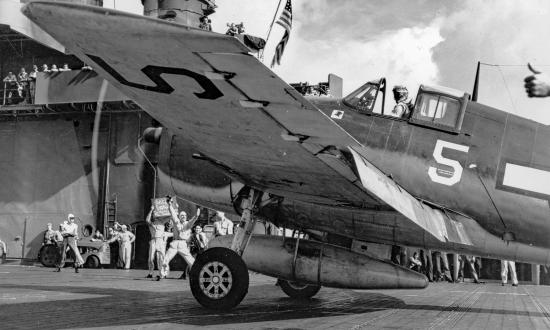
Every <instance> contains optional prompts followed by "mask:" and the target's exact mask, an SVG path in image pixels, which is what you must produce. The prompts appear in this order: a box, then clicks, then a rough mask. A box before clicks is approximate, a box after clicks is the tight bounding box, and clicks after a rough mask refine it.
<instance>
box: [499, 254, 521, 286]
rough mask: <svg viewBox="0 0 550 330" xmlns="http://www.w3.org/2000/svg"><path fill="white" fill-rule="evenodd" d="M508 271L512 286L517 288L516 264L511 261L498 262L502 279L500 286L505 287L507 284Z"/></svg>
mask: <svg viewBox="0 0 550 330" xmlns="http://www.w3.org/2000/svg"><path fill="white" fill-rule="evenodd" d="M508 270H509V271H510V277H511V278H512V286H518V276H517V274H516V262H515V261H511V260H501V261H500V275H501V278H502V285H505V284H506V283H507V282H508Z"/></svg>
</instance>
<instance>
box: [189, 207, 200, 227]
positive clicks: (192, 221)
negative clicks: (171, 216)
mask: <svg viewBox="0 0 550 330" xmlns="http://www.w3.org/2000/svg"><path fill="white" fill-rule="evenodd" d="M200 214H201V209H200V208H197V214H195V216H194V217H193V218H192V219H191V220H189V221H188V222H187V223H186V224H185V229H191V228H193V225H195V222H197V220H198V219H199V215H200Z"/></svg>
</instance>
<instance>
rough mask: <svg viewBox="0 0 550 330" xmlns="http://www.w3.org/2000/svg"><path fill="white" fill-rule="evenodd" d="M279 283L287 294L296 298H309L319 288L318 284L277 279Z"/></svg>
mask: <svg viewBox="0 0 550 330" xmlns="http://www.w3.org/2000/svg"><path fill="white" fill-rule="evenodd" d="M279 285H280V286H281V289H282V290H283V292H284V293H286V294H287V296H289V297H291V298H297V299H309V298H311V297H313V296H314V295H316V294H317V292H319V290H321V286H320V285H313V284H304V283H300V282H291V281H287V280H283V279H279Z"/></svg>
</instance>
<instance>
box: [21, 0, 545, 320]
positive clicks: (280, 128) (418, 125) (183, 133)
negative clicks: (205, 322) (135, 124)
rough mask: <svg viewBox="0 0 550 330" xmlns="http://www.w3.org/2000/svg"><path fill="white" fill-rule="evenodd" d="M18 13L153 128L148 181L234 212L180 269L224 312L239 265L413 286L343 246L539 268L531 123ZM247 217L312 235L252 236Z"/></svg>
mask: <svg viewBox="0 0 550 330" xmlns="http://www.w3.org/2000/svg"><path fill="white" fill-rule="evenodd" d="M24 14H25V15H27V16H28V17H29V18H30V19H31V20H32V21H34V22H35V23H36V24H38V25H39V26H40V27H41V28H43V29H44V30H45V31H47V32H48V33H49V34H51V35H52V36H53V37H54V38H55V39H56V40H58V41H59V42H61V43H62V44H63V45H65V46H66V48H67V49H68V50H69V51H70V52H72V53H74V54H75V55H76V56H78V57H79V58H80V59H81V60H82V61H84V62H85V63H89V65H91V66H92V67H93V68H94V70H96V71H97V72H98V73H99V74H101V75H103V76H104V77H105V78H106V79H107V80H108V81H109V82H110V83H112V84H113V85H114V86H116V87H117V88H119V89H120V90H121V91H123V92H124V93H125V94H126V95H127V96H129V97H130V98H132V99H133V100H135V101H136V102H137V103H138V104H139V105H140V106H141V107H143V109H145V110H146V111H147V112H148V113H150V114H151V115H152V116H153V117H154V118H155V119H157V120H158V121H159V122H160V123H162V126H163V127H162V128H154V129H150V130H149V131H148V132H147V133H146V136H147V138H148V140H149V141H154V142H155V143H158V144H159V164H158V168H159V177H160V180H162V181H164V182H165V183H167V184H169V185H171V186H172V187H173V189H174V191H175V192H176V194H177V195H178V196H179V197H181V198H184V199H186V200H190V201H193V202H195V203H197V204H200V205H203V206H206V207H210V208H214V209H218V210H222V211H226V212H237V213H239V214H241V219H242V228H241V230H239V231H238V232H237V234H236V235H234V236H233V237H225V238H223V239H218V240H215V242H214V244H213V246H211V247H210V248H209V249H208V250H207V251H206V252H204V253H203V254H201V255H199V256H198V257H197V260H196V262H195V264H194V265H193V267H192V270H191V274H190V277H191V279H190V285H191V290H192V293H193V295H194V296H195V298H196V299H197V300H198V301H199V303H201V304H202V305H204V306H206V307H209V308H214V309H229V308H232V307H234V306H236V305H238V304H239V303H240V301H241V300H242V299H243V298H244V296H245V295H246V293H247V290H248V272H247V269H252V270H254V271H257V272H260V273H264V274H267V275H270V276H274V277H277V278H280V279H282V281H281V283H282V284H281V286H282V288H283V290H284V291H285V293H287V294H289V295H290V296H293V297H311V296H313V295H315V294H316V293H317V291H318V290H319V288H320V287H321V286H329V287H340V288H356V289H368V288H422V287H425V286H426V285H427V279H426V277H425V276H424V275H421V274H418V273H415V272H412V271H410V270H408V269H407V268H405V267H401V266H398V265H394V264H391V263H390V262H388V261H385V260H381V259H379V258H377V257H375V256H374V255H372V254H369V251H367V253H364V254H359V253H356V252H353V251H352V250H351V249H350V248H349V244H348V243H349V241H350V240H360V241H365V242H376V243H384V244H389V245H391V244H402V245H407V246H414V247H419V248H424V249H436V250H442V251H454V252H457V253H461V254H472V255H478V256H484V257H493V258H499V259H509V260H517V261H523V262H531V263H536V264H550V240H549V239H548V237H549V234H550V222H549V220H550V208H549V198H550V185H549V184H548V183H549V182H550V143H549V142H550V128H549V127H548V126H546V125H543V124H540V123H537V122H535V121H531V120H527V119H524V118H521V117H518V116H515V115H512V114H510V113H506V112H503V111H500V110H498V109H494V108H491V107H488V106H485V105H483V104H480V103H478V102H475V101H472V100H471V98H470V95H469V94H468V93H465V92H461V91H457V90H453V89H450V88H442V87H433V86H432V87H430V86H424V85H421V86H420V88H419V90H418V94H417V97H416V101H415V103H414V108H413V109H412V113H411V115H410V117H408V118H396V117H392V116H388V115H387V114H385V113H377V112H376V111H374V110H375V108H376V107H380V106H381V104H382V103H384V102H385V98H386V81H385V79H378V80H373V81H371V82H368V83H366V84H365V85H363V86H361V87H360V88H359V89H357V90H356V91H354V92H353V93H351V94H350V95H348V96H346V97H343V98H326V97H324V98H307V99H306V98H305V97H303V96H302V95H301V94H300V93H298V92H297V91H296V90H294V89H293V88H291V87H290V86H289V85H288V84H287V83H285V82H284V81H283V80H281V79H280V78H279V77H278V76H277V75H276V74H274V73H273V72H272V71H270V70H269V69H268V68H267V67H265V66H264V65H263V64H262V63H260V62H259V61H258V60H257V59H256V58H255V57H253V56H252V55H250V54H249V52H248V49H247V48H246V47H245V46H244V45H243V44H242V43H240V42H239V41H238V40H237V39H236V38H233V37H230V36H226V35H221V34H217V33H213V32H207V31H202V30H198V29H195V28H192V27H186V26H182V25H177V24H174V23H169V22H165V21H162V20H157V19H152V18H146V17H142V16H137V15H131V14H128V13H123V12H118V11H114V10H109V9H104V8H96V7H86V6H80V5H75V4H66V3H51V2H41V1H38V2H32V3H29V4H28V5H27V6H26V7H25V8H24ZM381 108H383V107H381ZM258 218H264V219H268V220H269V221H270V222H272V223H274V224H275V225H277V226H283V227H286V228H292V229H296V230H299V231H300V232H302V233H307V234H309V237H310V238H311V239H304V238H296V237H278V236H254V237H252V238H251V236H252V235H251V232H252V228H253V226H254V223H255V221H256V219H258ZM243 259H244V261H243Z"/></svg>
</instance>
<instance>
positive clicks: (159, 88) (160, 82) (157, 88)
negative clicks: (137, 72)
mask: <svg viewBox="0 0 550 330" xmlns="http://www.w3.org/2000/svg"><path fill="white" fill-rule="evenodd" d="M86 55H87V56H88V57H89V58H90V59H91V60H92V61H94V62H95V63H96V64H97V65H99V66H100V67H101V68H102V69H103V70H105V71H107V73H109V74H110V75H111V76H113V78H115V79H116V80H117V81H118V82H119V83H121V84H123V85H126V86H130V87H133V88H139V89H143V90H146V91H151V92H157V93H164V94H171V93H172V92H174V88H173V87H172V86H170V84H169V83H168V82H166V80H164V79H162V77H161V75H162V74H164V73H167V74H175V75H182V76H187V77H189V78H192V79H193V80H195V81H196V82H197V83H198V84H199V85H200V86H201V88H202V89H203V92H200V93H193V94H195V95H196V96H197V97H198V98H199V99H207V100H215V99H217V98H220V97H222V96H223V93H222V92H221V91H220V90H219V89H218V88H217V87H216V85H214V83H213V82H212V81H211V80H210V79H208V78H207V77H206V76H204V75H202V74H199V73H196V72H193V71H190V70H187V69H182V68H171V67H163V66H156V65H147V66H145V67H144V68H143V69H141V72H143V73H144V74H145V75H146V76H147V77H148V78H149V79H151V81H152V82H153V83H155V85H154V86H149V85H143V84H139V83H136V82H131V81H128V80H126V78H124V77H123V76H122V75H121V74H120V73H118V72H117V71H116V70H115V69H114V68H113V67H112V66H110V65H109V64H107V63H106V62H105V61H104V60H103V59H102V58H100V57H98V56H95V55H90V54H86Z"/></svg>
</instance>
